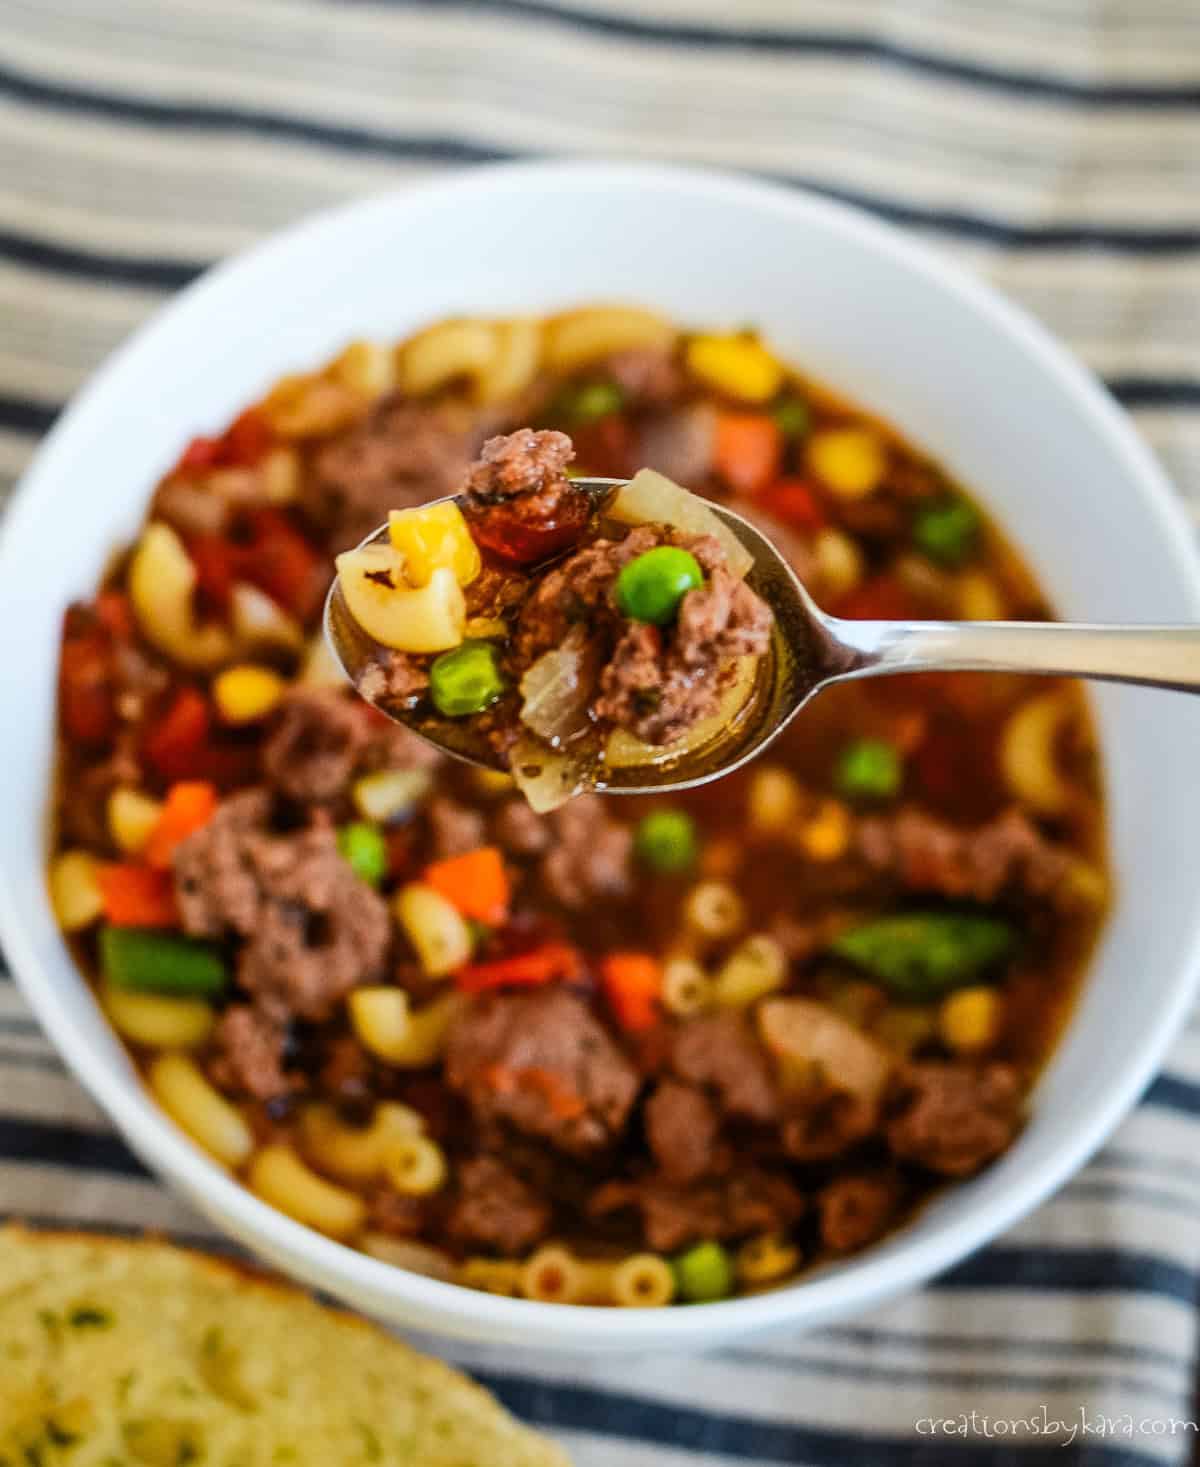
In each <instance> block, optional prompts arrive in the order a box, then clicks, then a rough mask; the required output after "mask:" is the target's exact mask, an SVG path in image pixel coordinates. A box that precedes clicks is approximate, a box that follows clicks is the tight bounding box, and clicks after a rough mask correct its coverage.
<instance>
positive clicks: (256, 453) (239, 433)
mask: <svg viewBox="0 0 1200 1467" xmlns="http://www.w3.org/2000/svg"><path fill="white" fill-rule="evenodd" d="M274 446H275V433H274V431H273V429H272V428H271V425H270V423H269V422H267V420H266V418H265V417H264V416H263V414H262V412H261V411H260V410H259V409H258V408H247V409H246V411H245V412H244V413H242V414H241V415H240V416H239V417H237V418H235V419H234V420H233V423H232V424H231V425H230V427H229V429H228V431H227V432H226V433H225V436H224V437H223V438H222V439H221V462H222V463H223V464H227V465H228V466H229V467H230V468H238V469H240V468H253V467H254V465H255V464H258V463H261V462H262V460H263V459H264V458H266V456H267V454H268V453H270V451H271V449H272V448H273V447H274Z"/></svg>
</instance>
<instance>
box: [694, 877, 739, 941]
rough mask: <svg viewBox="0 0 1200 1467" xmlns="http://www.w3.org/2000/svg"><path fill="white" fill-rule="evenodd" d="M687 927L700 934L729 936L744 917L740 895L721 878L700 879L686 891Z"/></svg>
mask: <svg viewBox="0 0 1200 1467" xmlns="http://www.w3.org/2000/svg"><path fill="white" fill-rule="evenodd" d="M683 915H684V919H685V920H686V922H687V924H688V926H689V927H691V928H692V929H693V930H694V931H695V932H697V933H699V934H700V936H701V937H707V938H711V939H713V940H714V941H719V940H720V939H721V938H724V937H732V936H733V934H734V933H735V932H736V931H737V930H738V928H740V927H741V925H742V923H743V922H744V921H745V918H746V909H745V906H744V905H743V903H742V899H741V897H740V896H739V895H738V894H737V892H736V891H735V890H734V888H733V887H732V886H730V885H729V884H728V882H725V881H702V882H700V883H699V885H697V886H693V887H692V889H691V891H690V892H689V893H688V896H687V900H686V902H685V903H684V909H683Z"/></svg>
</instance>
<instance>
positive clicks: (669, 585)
mask: <svg viewBox="0 0 1200 1467" xmlns="http://www.w3.org/2000/svg"><path fill="white" fill-rule="evenodd" d="M572 453H573V450H572V446H571V441H570V439H569V438H568V437H567V436H566V435H565V434H562V433H558V432H552V431H543V432H535V431H533V430H531V429H528V428H525V429H521V430H519V431H518V432H515V433H512V434H509V435H507V436H504V437H499V438H493V439H490V440H489V441H488V442H487V443H486V444H485V445H484V447H483V451H482V454H481V456H480V458H479V459H478V460H477V461H476V463H475V464H474V465H473V466H472V467H471V469H470V471H469V473H468V475H467V480H466V484H465V486H464V490H463V492H462V493H461V494H459V495H457V496H454V497H453V498H448V499H441V500H437V501H435V502H433V503H430V504H427V505H423V506H421V507H419V508H416V509H408V510H400V511H393V512H392V515H391V517H390V519H389V522H388V524H387V525H386V526H383V527H382V528H381V529H380V530H378V531H377V532H376V533H375V534H374V535H372V536H370V537H369V538H368V539H367V540H366V541H364V542H363V543H362V544H361V545H359V546H358V547H357V548H356V549H354V550H350V551H347V552H345V553H344V554H342V555H340V556H339V557H338V562H337V567H338V576H337V580H336V581H335V582H334V585H333V588H332V590H331V592H330V595H329V600H328V602H327V605H326V612H325V626H326V632H327V635H328V637H329V640H330V642H331V644H332V646H333V649H334V651H335V653H336V654H337V656H338V658H339V660H340V661H341V663H342V666H343V667H344V669H345V671H346V673H347V675H348V676H349V677H350V679H351V681H352V682H353V683H354V685H355V687H356V688H357V690H358V692H359V693H360V694H361V695H362V696H363V697H364V698H366V699H367V701H368V702H370V703H372V704H374V705H375V707H377V708H378V709H380V710H381V711H382V712H384V713H385V714H387V715H388V717H390V718H393V719H396V720H397V721H399V722H403V723H405V724H407V725H408V726H409V727H410V728H412V729H414V730H415V731H416V732H417V733H419V734H421V735H423V736H424V737H425V738H427V739H429V740H431V741H432V742H434V743H435V744H437V745H439V746H440V747H441V748H443V749H445V750H446V751H447V752H449V753H451V754H454V755H457V756H458V757H459V758H462V759H466V760H468V761H470V762H472V763H475V764H477V765H481V766H484V767H486V768H490V769H495V770H502V771H508V772H511V774H512V776H513V778H514V780H515V781H516V783H517V785H518V786H519V788H520V789H521V790H522V792H523V793H524V795H525V797H526V799H527V800H528V801H529V803H530V804H531V805H532V806H533V808H534V809H535V810H539V811H544V810H549V809H553V808H554V807H555V806H557V805H559V804H562V803H563V802H564V801H565V800H568V799H570V798H571V796H572V795H574V794H577V793H579V792H580V791H581V790H584V789H588V788H591V789H597V790H607V791H613V792H617V793H629V794H635V793H636V794H642V793H647V792H650V791H661V790H665V789H680V788H686V787H689V786H693V785H698V784H703V783H705V782H707V781H708V780H711V779H715V778H718V777H719V776H721V775H724V774H728V773H730V772H731V771H732V770H734V769H736V768H738V767H739V766H740V765H742V764H744V763H745V762H746V761H747V760H749V759H750V758H752V757H753V756H754V755H755V754H757V753H759V752H760V751H761V750H762V749H763V748H765V747H766V745H767V744H769V743H770V742H771V740H773V739H774V738H775V737H776V736H777V735H778V734H779V733H780V732H781V731H782V729H783V728H784V727H786V725H787V724H788V722H789V721H790V720H791V719H792V718H793V717H794V716H795V714H796V713H797V712H798V711H799V710H800V709H801V708H802V707H803V706H804V704H805V703H806V702H807V701H808V700H809V699H810V698H811V697H812V696H813V695H814V694H815V693H817V692H818V691H820V689H821V688H823V687H826V686H828V685H830V684H832V683H836V682H841V681H843V680H845V679H848V678H860V677H869V676H876V675H882V674H886V673H897V672H918V671H934V670H939V671H955V670H959V671H965V670H990V671H1004V672H1025V673H1045V674H1057V675H1068V676H1086V677H1098V678H1105V679H1110V680H1114V681H1122V682H1136V683H1144V684H1148V685H1153V686H1160V687H1168V688H1176V689H1186V690H1192V691H1196V690H1200V627H1095V626H1087V627H1083V626H1068V625H1063V624H1061V623H1057V624H1056V623H1017V622H993V623H980V622H968V623H955V622H890V621H846V620H842V619H839V618H836V617H832V616H829V615H827V614H826V613H824V612H823V611H821V610H820V608H819V607H818V606H817V605H816V603H815V602H814V601H813V600H812V598H811V597H810V596H809V594H808V592H807V591H806V590H805V588H804V586H803V585H802V584H801V583H800V581H799V580H798V579H797V577H796V576H795V574H794V572H793V571H792V569H791V567H790V566H789V565H788V564H787V562H786V561H785V560H784V559H783V557H782V556H781V555H780V554H779V552H778V551H777V550H776V549H775V547H774V546H773V545H772V544H771V543H770V541H769V540H767V539H766V538H765V537H764V536H763V535H762V534H760V533H759V531H758V530H756V529H755V528H754V527H753V526H752V525H750V524H749V523H747V521H745V520H744V519H742V518H741V517H740V516H739V515H737V514H735V513H733V512H732V511H731V510H728V509H726V508H724V507H723V506H721V505H718V504H714V503H712V502H710V501H708V500H705V499H702V498H700V497H699V496H697V495H694V494H691V493H689V492H688V491H687V490H685V489H682V488H680V487H679V486H678V485H677V484H674V483H672V482H671V481H670V480H669V479H666V478H664V477H663V476H662V475H661V474H657V473H655V472H654V471H653V470H649V469H643V470H642V471H641V472H640V473H638V474H637V475H636V476H635V477H634V478H633V479H630V480H627V481H626V480H617V479H594V478H572V477H570V475H569V474H568V470H567V466H568V464H569V463H570V460H571V457H572Z"/></svg>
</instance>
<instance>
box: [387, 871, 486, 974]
mask: <svg viewBox="0 0 1200 1467" xmlns="http://www.w3.org/2000/svg"><path fill="white" fill-rule="evenodd" d="M394 910H395V913H396V920H397V921H398V922H399V923H400V926H401V928H402V929H403V931H404V935H405V936H406V937H407V938H408V940H409V942H410V943H412V945H413V948H414V949H415V951H416V954H417V958H418V959H419V960H420V964H421V967H422V969H423V970H424V972H425V974H426V976H427V977H429V978H444V977H446V975H447V974H448V973H453V972H454V970H455V968H461V967H462V965H463V964H464V963H465V962H466V961H467V959H468V958H469V957H470V956H471V949H472V947H473V946H474V944H473V942H472V939H471V929H470V928H469V927H468V926H467V920H466V918H465V917H464V916H463V915H462V913H461V912H460V911H459V910H458V908H457V907H456V906H454V905H453V903H452V902H448V901H447V900H446V898H445V897H444V896H442V894H441V892H438V891H434V889H433V887H431V886H425V885H424V884H423V883H421V882H419V881H413V882H410V883H409V885H408V886H403V887H401V888H400V890H399V892H397V894H396V897H395V901H394Z"/></svg>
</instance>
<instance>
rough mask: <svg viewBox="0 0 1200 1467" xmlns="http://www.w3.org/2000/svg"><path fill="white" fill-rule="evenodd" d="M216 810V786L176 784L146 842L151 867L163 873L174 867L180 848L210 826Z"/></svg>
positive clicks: (190, 782)
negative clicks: (182, 842) (157, 868)
mask: <svg viewBox="0 0 1200 1467" xmlns="http://www.w3.org/2000/svg"><path fill="white" fill-rule="evenodd" d="M216 808H217V791H216V787H215V786H214V785H211V784H208V783H207V782H205V781H202V780H180V781H179V782H178V783H177V784H173V785H172V786H171V788H170V789H169V790H168V791H167V798H166V799H165V800H164V802H163V807H162V811H161V813H160V814H159V817H158V822H157V824H156V825H155V827H154V829H153V830H152V831H151V832H150V838H149V840H147V842H146V850H145V856H146V860H147V861H148V862H149V863H150V865H151V866H156V867H159V868H160V869H163V870H165V869H166V868H167V867H168V866H170V864H171V858H172V857H173V856H174V854H175V848H176V846H178V845H179V843H180V842H181V841H184V840H186V839H187V838H188V836H189V835H191V834H192V833H193V832H194V831H197V830H199V829H200V827H201V826H202V825H207V824H208V822H209V821H210V820H211V819H212V817H213V812H214V811H215V810H216Z"/></svg>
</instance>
